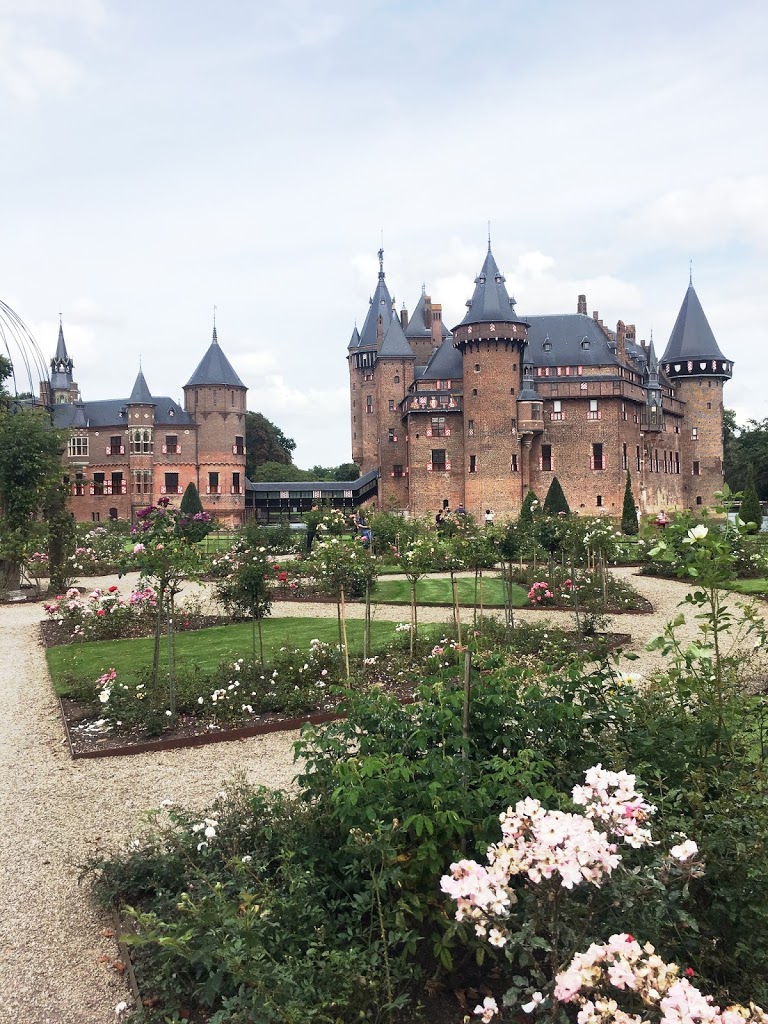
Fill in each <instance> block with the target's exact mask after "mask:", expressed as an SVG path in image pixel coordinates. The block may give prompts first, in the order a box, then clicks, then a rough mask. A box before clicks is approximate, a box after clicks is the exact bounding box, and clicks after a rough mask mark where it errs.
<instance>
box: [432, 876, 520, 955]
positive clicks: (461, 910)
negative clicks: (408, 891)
mask: <svg viewBox="0 0 768 1024" xmlns="http://www.w3.org/2000/svg"><path fill="white" fill-rule="evenodd" d="M507 882H508V876H506V875H504V873H503V870H502V869H500V868H499V866H498V865H493V864H492V865H491V867H490V869H489V868H485V867H483V865H482V864H478V863H477V862H476V861H474V860H460V861H458V862H457V863H455V864H451V873H450V875H443V877H442V878H441V879H440V888H441V889H442V890H443V892H445V893H448V895H449V896H450V897H451V898H452V899H454V900H455V901H456V920H457V921H473V922H474V924H475V931H476V932H477V934H478V935H479V936H481V937H484V936H485V935H487V934H488V919H489V918H491V917H493V918H497V919H503V918H505V917H507V915H508V914H509V908H510V906H511V905H512V904H513V903H514V902H515V901H516V897H515V894H514V892H512V890H511V889H509V888H508V886H507ZM491 932H492V933H493V936H492V938H493V943H494V945H497V946H503V945H504V943H505V942H506V941H507V940H506V937H505V936H504V933H503V932H502V931H500V930H499V929H498V928H491Z"/></svg>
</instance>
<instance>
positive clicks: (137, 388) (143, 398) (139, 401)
mask: <svg viewBox="0 0 768 1024" xmlns="http://www.w3.org/2000/svg"><path fill="white" fill-rule="evenodd" d="M154 404H155V400H154V398H153V397H152V394H151V392H150V390H149V388H148V387H147V381H146V378H145V377H144V372H143V370H139V372H138V375H137V377H136V383H135V384H134V385H133V391H132V392H131V395H130V398H129V399H128V405H154Z"/></svg>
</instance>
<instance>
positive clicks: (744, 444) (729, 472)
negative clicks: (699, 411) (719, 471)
mask: <svg viewBox="0 0 768 1024" xmlns="http://www.w3.org/2000/svg"><path fill="white" fill-rule="evenodd" d="M723 469H724V472H725V481H726V483H727V484H728V486H729V487H730V488H731V490H732V491H743V490H744V489H745V488H746V487H747V486H748V484H749V482H750V473H751V474H752V477H753V479H754V485H755V490H756V491H757V495H758V497H759V498H760V500H761V501H765V500H768V419H764V420H754V419H749V420H747V422H746V424H745V425H744V426H739V425H738V424H737V423H736V414H735V413H734V411H733V410H732V409H725V410H723Z"/></svg>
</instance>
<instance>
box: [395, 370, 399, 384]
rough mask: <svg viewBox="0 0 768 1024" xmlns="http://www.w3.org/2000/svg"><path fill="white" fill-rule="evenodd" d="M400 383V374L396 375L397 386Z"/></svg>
mask: <svg viewBox="0 0 768 1024" xmlns="http://www.w3.org/2000/svg"><path fill="white" fill-rule="evenodd" d="M399 383H400V374H399V373H396V374H395V384H399Z"/></svg>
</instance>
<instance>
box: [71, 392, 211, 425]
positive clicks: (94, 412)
mask: <svg viewBox="0 0 768 1024" xmlns="http://www.w3.org/2000/svg"><path fill="white" fill-rule="evenodd" d="M152 404H153V405H154V406H155V426H161V427H170V426H173V425H174V424H176V425H178V426H189V425H190V424H194V420H193V419H192V417H191V416H190V415H189V414H188V413H186V412H185V411H184V410H183V409H182V407H181V406H180V405H179V404H178V402H174V400H173V399H172V398H169V397H168V396H167V395H156V396H155V397H154V398H152ZM53 425H54V426H55V427H61V428H67V427H69V428H73V427H127V426H128V399H126V398H107V399H103V400H102V401H98V402H78V403H76V404H74V405H69V404H62V405H54V407H53Z"/></svg>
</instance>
